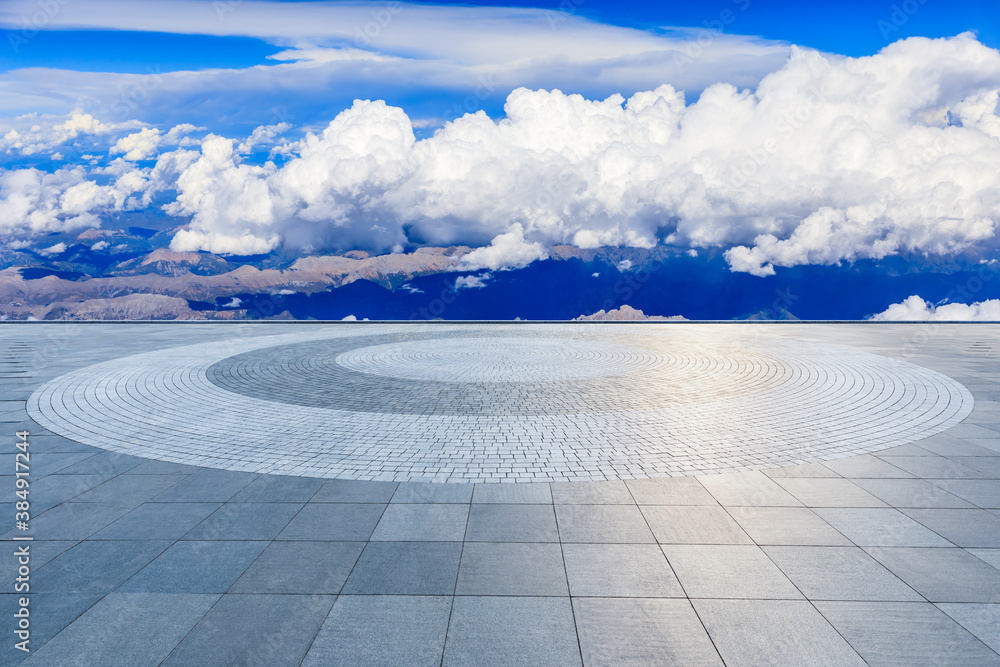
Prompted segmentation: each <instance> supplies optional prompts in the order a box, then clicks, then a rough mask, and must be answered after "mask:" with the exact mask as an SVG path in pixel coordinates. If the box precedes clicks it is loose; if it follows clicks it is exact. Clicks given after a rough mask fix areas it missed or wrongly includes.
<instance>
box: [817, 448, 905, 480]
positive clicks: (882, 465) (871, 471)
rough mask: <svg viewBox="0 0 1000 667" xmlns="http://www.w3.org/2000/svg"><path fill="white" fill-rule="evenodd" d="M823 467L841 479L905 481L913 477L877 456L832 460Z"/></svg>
mask: <svg viewBox="0 0 1000 667" xmlns="http://www.w3.org/2000/svg"><path fill="white" fill-rule="evenodd" d="M823 465H825V466H826V467H827V468H829V469H830V470H833V471H834V472H836V473H837V474H839V475H840V476H841V477H849V478H860V479H893V478H903V479H905V478H912V477H913V475H911V474H910V473H908V472H906V471H905V470H901V469H899V468H897V467H896V466H894V465H892V464H891V463H887V462H886V461H884V460H883V459H880V458H878V455H877V454H874V455H873V454H862V455H861V456H849V457H847V458H843V459H832V460H830V461H824V462H823Z"/></svg>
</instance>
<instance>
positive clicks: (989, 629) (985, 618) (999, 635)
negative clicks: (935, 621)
mask: <svg viewBox="0 0 1000 667" xmlns="http://www.w3.org/2000/svg"><path fill="white" fill-rule="evenodd" d="M937 607H938V609H940V610H941V611H943V612H944V613H946V614H948V616H950V617H951V618H952V619H954V620H955V621H956V622H958V624H959V625H961V626H962V627H963V628H965V629H966V630H968V631H969V632H971V633H972V634H973V635H975V636H976V638H977V639H979V641H981V642H983V643H984V644H986V645H987V646H989V647H990V648H991V649H993V650H994V651H996V652H997V653H1000V604H956V603H938V605H937Z"/></svg>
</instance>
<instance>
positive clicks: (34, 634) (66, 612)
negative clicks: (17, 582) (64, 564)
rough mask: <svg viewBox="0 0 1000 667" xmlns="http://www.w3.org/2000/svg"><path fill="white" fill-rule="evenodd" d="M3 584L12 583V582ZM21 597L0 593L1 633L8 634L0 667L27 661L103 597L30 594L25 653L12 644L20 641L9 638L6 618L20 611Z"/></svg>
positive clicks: (1, 648) (1, 647) (1, 650)
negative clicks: (28, 633)
mask: <svg viewBox="0 0 1000 667" xmlns="http://www.w3.org/2000/svg"><path fill="white" fill-rule="evenodd" d="M6 560H10V559H9V558H8V559H6ZM33 564H34V563H33ZM4 581H12V579H5V580H4ZM8 590H13V588H12V587H11V588H8ZM21 597H23V595H19V594H14V593H4V594H0V614H2V615H3V619H4V623H3V625H4V630H5V631H7V632H9V633H11V634H10V635H9V637H10V638H11V639H10V641H7V639H8V638H7V637H5V638H4V639H5V641H4V642H3V644H0V664H2V665H17V664H20V663H21V662H23V661H24V660H27V659H28V658H29V657H30V656H31V654H32V653H35V652H37V651H38V649H40V648H41V647H42V645H44V644H45V642H47V641H49V640H50V639H52V638H53V637H54V636H56V634H58V633H59V632H61V631H62V629H63V628H65V627H66V626H67V625H69V624H70V623H72V622H73V621H75V620H76V619H77V618H79V617H80V615H81V614H83V613H84V612H85V611H87V610H88V609H90V608H91V607H92V606H93V605H94V603H96V602H97V601H98V600H100V599H101V597H103V595H102V594H99V593H32V594H31V596H30V598H29V599H30V600H31V602H30V603H29V605H28V609H29V613H30V616H29V620H30V623H31V626H30V631H31V636H30V638H29V643H28V648H29V653H25V652H24V651H21V650H20V649H17V648H15V647H14V642H16V641H20V639H19V638H18V639H13V637H14V635H13V632H12V631H13V630H14V626H13V624H9V622H8V619H13V618H14V614H15V613H17V612H18V611H19V610H20V603H19V599H20V598H21Z"/></svg>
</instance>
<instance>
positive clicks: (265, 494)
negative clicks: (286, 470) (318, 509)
mask: <svg viewBox="0 0 1000 667" xmlns="http://www.w3.org/2000/svg"><path fill="white" fill-rule="evenodd" d="M323 483H324V482H323V480H321V479H316V478H315V477H287V476H283V475H261V476H260V477H258V478H257V479H255V480H254V481H252V482H250V483H249V484H248V485H246V486H245V487H244V488H243V490H242V491H240V492H239V493H237V494H236V495H235V496H234V497H233V500H232V502H234V503H307V502H309V500H310V498H312V497H313V496H315V495H316V492H317V491H319V489H320V487H321V486H323Z"/></svg>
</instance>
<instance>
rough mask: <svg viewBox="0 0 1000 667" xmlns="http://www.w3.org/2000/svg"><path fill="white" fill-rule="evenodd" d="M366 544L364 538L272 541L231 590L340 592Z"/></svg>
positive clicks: (305, 592) (304, 592)
mask: <svg viewBox="0 0 1000 667" xmlns="http://www.w3.org/2000/svg"><path fill="white" fill-rule="evenodd" d="M364 546H365V543H364V542H272V543H271V544H270V545H269V546H268V547H267V548H266V549H264V551H263V553H261V554H260V556H258V557H257V560H255V561H254V562H253V565H251V566H250V567H249V568H248V569H247V570H246V572H244V573H243V575H242V576H241V577H240V578H239V580H238V581H237V582H236V583H235V584H234V585H233V587H232V589H231V592H233V593H289V594H291V593H295V594H303V595H304V594H308V593H316V594H325V595H329V594H337V593H339V592H340V589H341V588H343V586H344V582H345V581H347V577H348V575H349V574H350V573H351V570H352V569H354V564H355V563H357V561H358V556H360V555H361V550H362V549H364Z"/></svg>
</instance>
